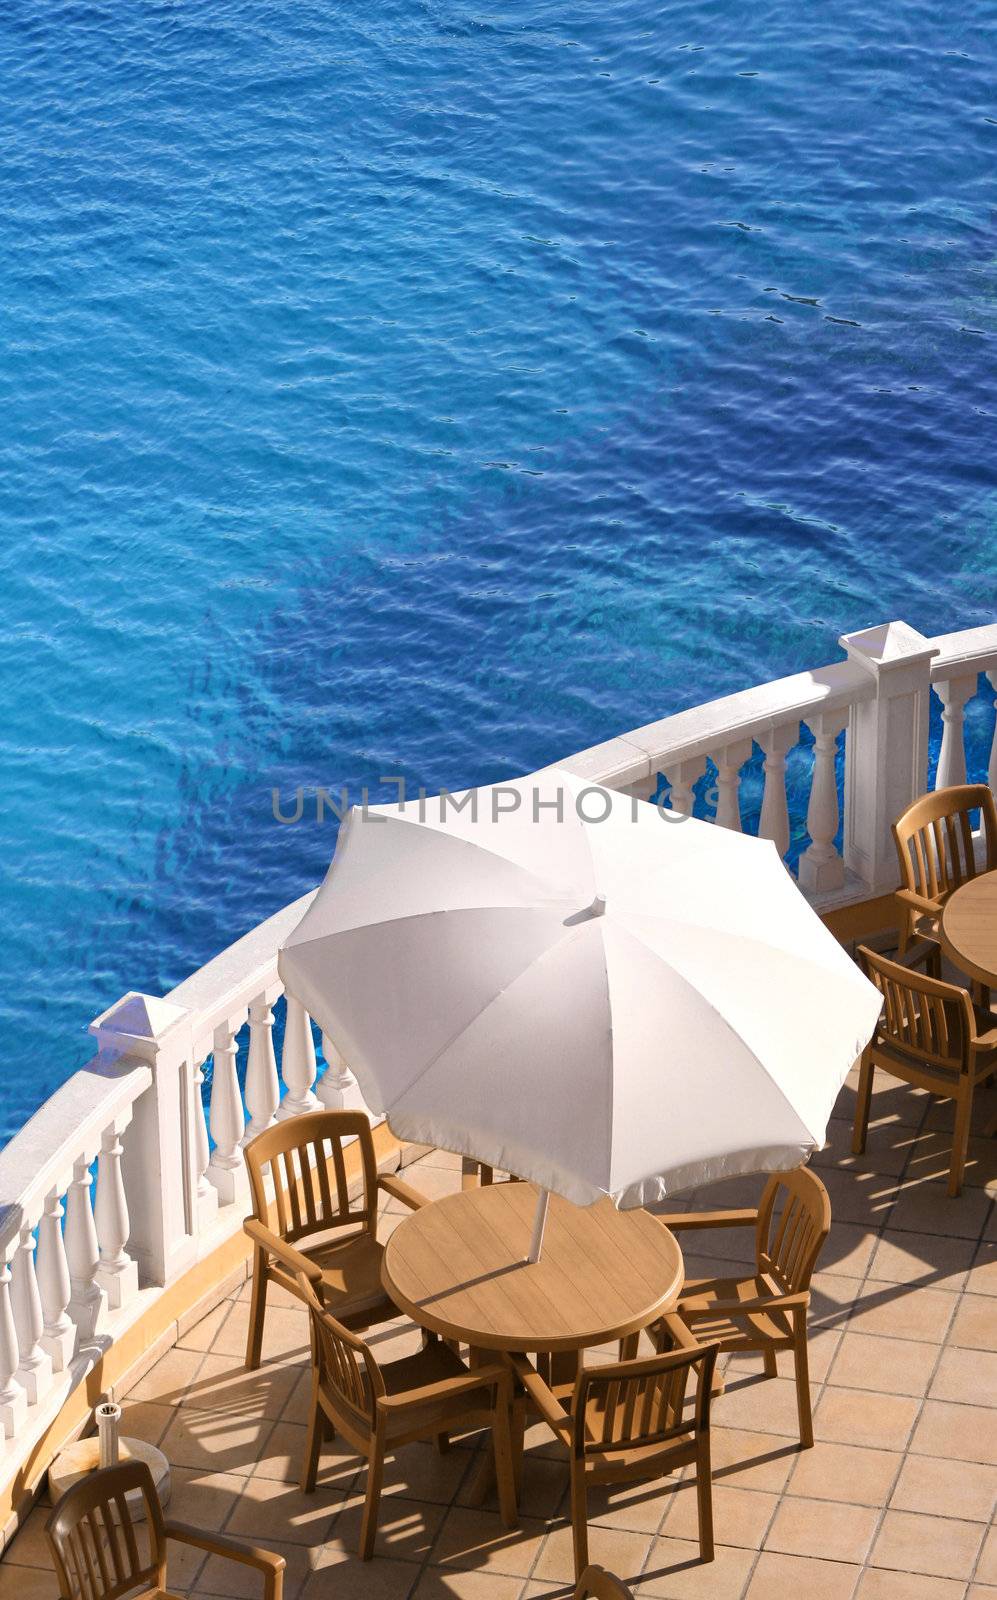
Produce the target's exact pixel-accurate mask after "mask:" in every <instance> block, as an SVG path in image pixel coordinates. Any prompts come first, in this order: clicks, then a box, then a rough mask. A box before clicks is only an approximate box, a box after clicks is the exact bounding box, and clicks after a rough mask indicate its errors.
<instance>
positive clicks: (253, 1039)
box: [243, 994, 280, 1144]
mask: <svg viewBox="0 0 997 1600" xmlns="http://www.w3.org/2000/svg"><path fill="white" fill-rule="evenodd" d="M279 1104H280V1083H279V1082H278V1079H277V1058H276V1056H275V1055H274V1048H273V1012H272V1011H271V1009H270V1000H269V996H268V995H267V994H263V995H258V996H257V997H256V999H255V1000H251V1001H250V1003H249V1055H248V1057H247V1060H246V1108H247V1110H248V1111H249V1115H250V1123H249V1128H248V1129H247V1131H246V1136H245V1140H244V1141H243V1142H244V1143H246V1144H248V1143H249V1141H250V1139H255V1138H256V1135H257V1134H258V1133H264V1132H265V1131H266V1129H267V1128H271V1127H272V1126H273V1124H274V1120H275V1117H276V1113H277V1107H278V1105H279Z"/></svg>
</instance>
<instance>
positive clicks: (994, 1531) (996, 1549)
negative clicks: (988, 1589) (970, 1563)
mask: <svg viewBox="0 0 997 1600" xmlns="http://www.w3.org/2000/svg"><path fill="white" fill-rule="evenodd" d="M973 1577H974V1578H975V1580H976V1582H977V1583H991V1584H997V1528H991V1529H990V1531H989V1533H988V1534H987V1537H986V1540H985V1542H984V1545H983V1550H982V1551H981V1553H980V1560H979V1563H978V1565H977V1568H976V1571H975V1573H974V1574H973Z"/></svg>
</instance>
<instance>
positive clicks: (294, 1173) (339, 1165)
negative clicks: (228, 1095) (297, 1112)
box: [245, 1111, 377, 1244]
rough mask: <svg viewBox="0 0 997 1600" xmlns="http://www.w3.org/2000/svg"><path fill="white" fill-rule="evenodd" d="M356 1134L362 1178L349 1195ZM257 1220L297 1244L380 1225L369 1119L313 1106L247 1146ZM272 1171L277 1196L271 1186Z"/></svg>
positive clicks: (267, 1131) (375, 1170)
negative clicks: (348, 1228)
mask: <svg viewBox="0 0 997 1600" xmlns="http://www.w3.org/2000/svg"><path fill="white" fill-rule="evenodd" d="M349 1139H356V1140H357V1148H358V1149H359V1151H360V1157H361V1176H362V1179H363V1183H362V1186H361V1189H360V1193H359V1194H358V1195H357V1196H356V1197H355V1198H353V1199H351V1198H350V1185H349V1181H348V1178H347V1172H346V1155H345V1148H344V1147H345V1144H346V1141H347V1140H349ZM245 1154H246V1168H247V1170H248V1172H249V1184H250V1188H251V1190H252V1196H253V1211H254V1213H255V1215H256V1218H257V1220H258V1221H260V1222H263V1223H265V1224H266V1225H267V1226H268V1227H270V1228H273V1230H274V1232H276V1233H279V1234H280V1235H281V1237H282V1238H284V1239H286V1240H287V1241H288V1242H289V1243H291V1244H293V1243H295V1241H296V1240H298V1239H303V1238H306V1237H307V1236H308V1235H309V1234H314V1233H324V1232H325V1231H326V1230H327V1229H329V1228H338V1227H343V1226H345V1225H348V1224H359V1225H360V1226H362V1227H364V1228H366V1229H368V1230H369V1231H370V1232H371V1233H374V1232H375V1231H376V1228H377V1160H376V1157H375V1154H374V1141H373V1139H372V1137H371V1132H370V1122H369V1120H368V1118H367V1117H366V1116H365V1115H364V1113H363V1112H360V1111H309V1112H306V1113H305V1114H304V1115H303V1116H300V1117H288V1119H287V1121H286V1122H278V1123H277V1124H276V1126H275V1127H273V1128H267V1129H266V1131H265V1132H264V1133H261V1134H258V1135H257V1137H256V1138H255V1139H253V1140H252V1141H251V1142H250V1143H249V1144H248V1145H247V1146H246V1151H245ZM268 1172H269V1174H270V1178H271V1181H272V1184H273V1199H272V1200H271V1199H270V1197H269V1196H268V1194H267V1190H266V1176H267V1173H268Z"/></svg>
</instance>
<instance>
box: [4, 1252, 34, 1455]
mask: <svg viewBox="0 0 997 1600" xmlns="http://www.w3.org/2000/svg"><path fill="white" fill-rule="evenodd" d="M16 1248H17V1245H16V1242H14V1243H11V1244H8V1245H7V1247H6V1249H5V1251H4V1254H3V1256H2V1257H0V1427H2V1428H3V1433H4V1437H5V1438H7V1439H12V1438H13V1437H14V1435H15V1434H16V1432H17V1430H18V1429H19V1428H20V1426H21V1424H22V1423H23V1422H24V1419H25V1413H26V1411H27V1408H28V1397H27V1395H26V1394H25V1392H24V1390H23V1389H22V1387H21V1385H20V1384H19V1383H18V1381H17V1379H16V1378H15V1377H14V1374H15V1372H16V1371H17V1368H18V1364H19V1362H20V1359H21V1357H20V1351H19V1350H18V1347H17V1328H16V1327H15V1325H14V1308H13V1306H12V1305H11V1299H10V1254H11V1252H12V1251H13V1250H15V1249H16Z"/></svg>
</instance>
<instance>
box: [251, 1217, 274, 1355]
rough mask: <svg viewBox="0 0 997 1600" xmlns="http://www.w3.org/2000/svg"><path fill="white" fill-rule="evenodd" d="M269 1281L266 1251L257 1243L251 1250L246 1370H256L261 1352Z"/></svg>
mask: <svg viewBox="0 0 997 1600" xmlns="http://www.w3.org/2000/svg"><path fill="white" fill-rule="evenodd" d="M269 1282H270V1273H269V1272H268V1270H267V1256H266V1251H265V1250H262V1249H261V1248H260V1246H259V1245H257V1246H256V1247H255V1249H254V1250H253V1287H252V1291H251V1294H250V1299H249V1336H248V1338H247V1340H246V1370H247V1372H255V1371H256V1369H257V1367H258V1366H259V1364H260V1358H261V1356H262V1354H263V1320H264V1318H265V1316H266V1314H267V1285H268V1283H269Z"/></svg>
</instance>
